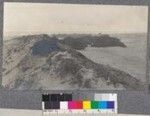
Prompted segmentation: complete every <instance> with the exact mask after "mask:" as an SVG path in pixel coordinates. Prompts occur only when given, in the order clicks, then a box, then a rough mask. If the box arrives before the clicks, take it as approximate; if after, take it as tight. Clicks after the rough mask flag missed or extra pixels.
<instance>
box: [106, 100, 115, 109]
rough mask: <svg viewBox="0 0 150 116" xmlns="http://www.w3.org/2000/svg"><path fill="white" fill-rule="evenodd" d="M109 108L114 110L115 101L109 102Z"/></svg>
mask: <svg viewBox="0 0 150 116" xmlns="http://www.w3.org/2000/svg"><path fill="white" fill-rule="evenodd" d="M107 108H108V109H114V101H108V102H107Z"/></svg>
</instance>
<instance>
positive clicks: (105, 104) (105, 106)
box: [99, 101, 107, 109]
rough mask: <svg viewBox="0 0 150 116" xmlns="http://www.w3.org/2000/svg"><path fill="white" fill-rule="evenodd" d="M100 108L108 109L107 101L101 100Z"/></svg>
mask: <svg viewBox="0 0 150 116" xmlns="http://www.w3.org/2000/svg"><path fill="white" fill-rule="evenodd" d="M99 109H107V101H100V102H99Z"/></svg>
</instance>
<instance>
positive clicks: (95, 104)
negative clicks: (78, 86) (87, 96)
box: [91, 101, 99, 109]
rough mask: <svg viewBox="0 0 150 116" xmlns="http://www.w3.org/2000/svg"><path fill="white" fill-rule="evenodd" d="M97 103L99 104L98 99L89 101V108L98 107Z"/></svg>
mask: <svg viewBox="0 0 150 116" xmlns="http://www.w3.org/2000/svg"><path fill="white" fill-rule="evenodd" d="M98 105H99V102H98V101H91V108H92V109H98Z"/></svg>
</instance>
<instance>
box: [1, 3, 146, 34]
mask: <svg viewBox="0 0 150 116" xmlns="http://www.w3.org/2000/svg"><path fill="white" fill-rule="evenodd" d="M147 17H148V8H147V7H146V6H113V5H79V4H54V3H53V4H52V3H49V4H46V3H4V36H14V35H28V34H42V33H47V34H61V33H66V34H71V33H84V34H86V33H88V34H89V33H90V34H97V33H146V32H147V21H148V20H147Z"/></svg>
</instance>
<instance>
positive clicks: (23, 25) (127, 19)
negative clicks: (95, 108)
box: [2, 2, 148, 91]
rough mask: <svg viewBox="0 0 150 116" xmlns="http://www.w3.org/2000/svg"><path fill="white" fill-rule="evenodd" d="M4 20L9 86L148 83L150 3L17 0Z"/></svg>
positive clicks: (133, 86) (137, 86) (137, 87)
mask: <svg viewBox="0 0 150 116" xmlns="http://www.w3.org/2000/svg"><path fill="white" fill-rule="evenodd" d="M3 20H4V30H3V36H4V37H3V77H2V87H3V89H6V90H7V89H8V90H134V91H143V90H144V89H145V79H146V49H147V25H148V7H146V6H127V5H126V6H121V5H118V6H117V5H116V6H115V5H88V4H86V5H81V4H62V3H59V4H58V3H57V4H56V3H47V4H46V3H15V2H14V3H4V19H3Z"/></svg>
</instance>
